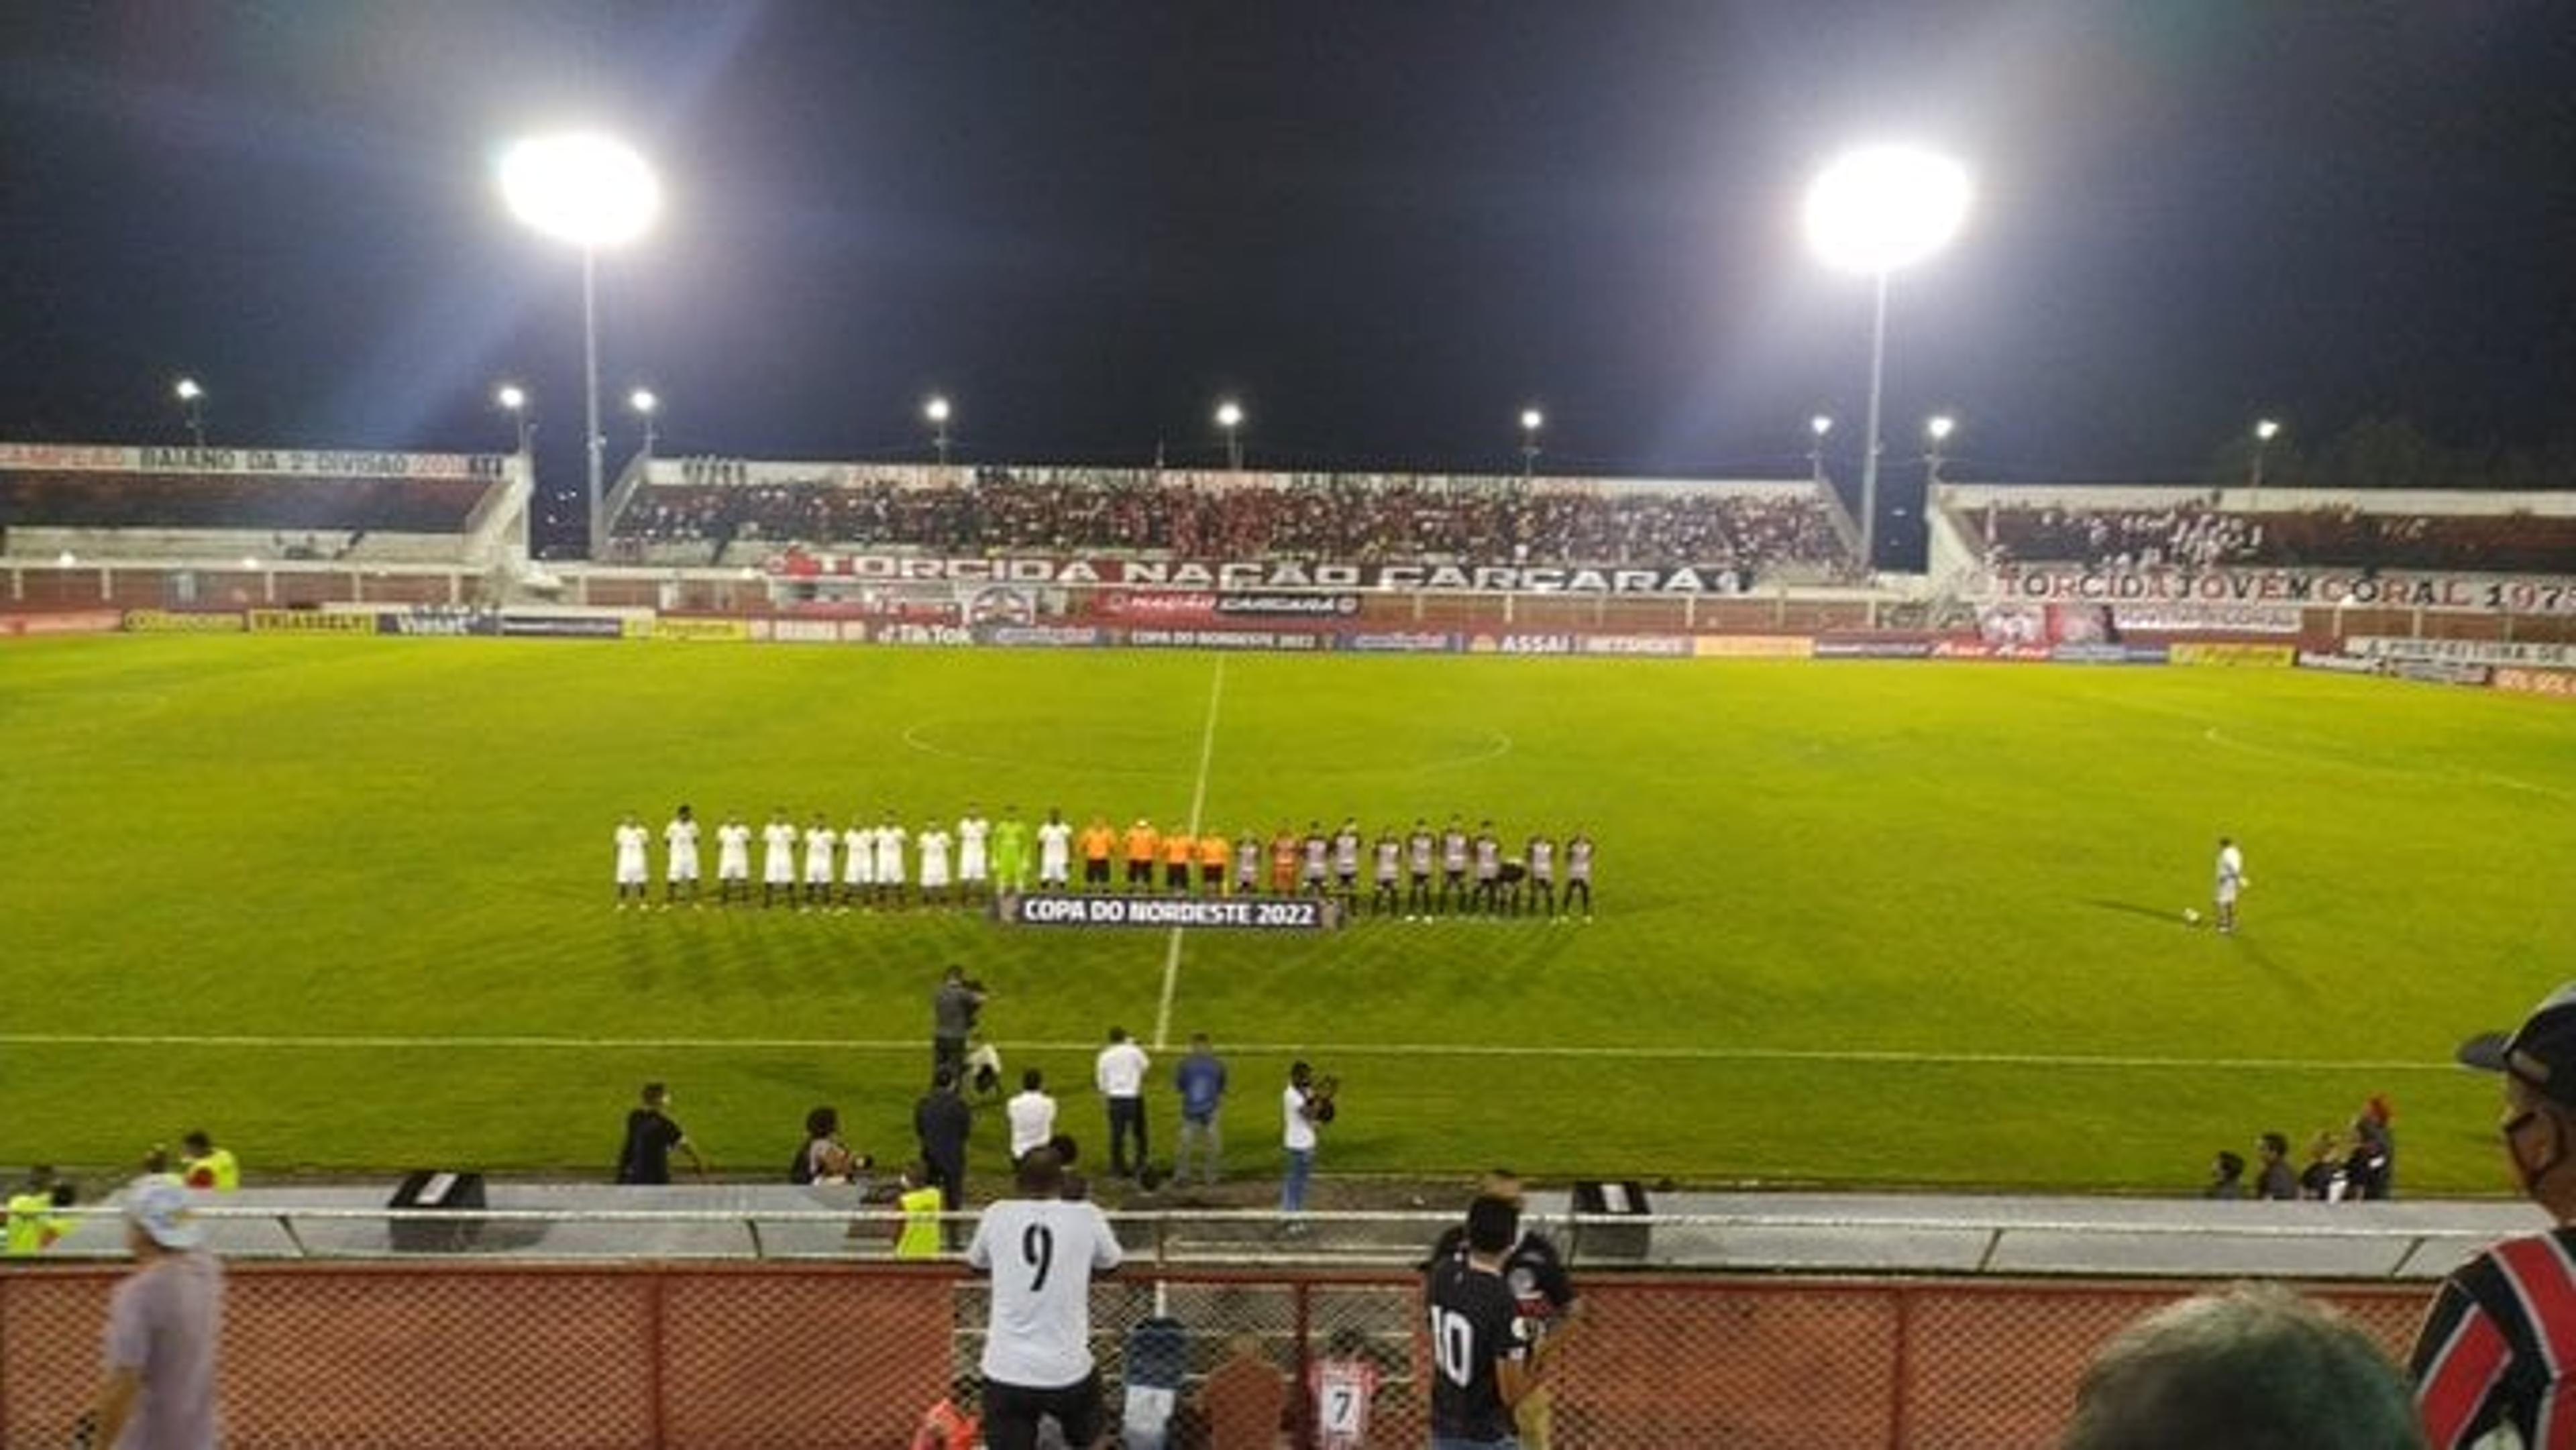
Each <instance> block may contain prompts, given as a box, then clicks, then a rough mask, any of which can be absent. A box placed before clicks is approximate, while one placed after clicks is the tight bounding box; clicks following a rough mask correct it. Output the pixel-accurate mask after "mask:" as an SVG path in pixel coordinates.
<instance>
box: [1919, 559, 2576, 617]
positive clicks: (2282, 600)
mask: <svg viewBox="0 0 2576 1450" xmlns="http://www.w3.org/2000/svg"><path fill="white" fill-rule="evenodd" d="M1969 588H1970V591H1971V592H1972V593H1974V594H1976V595H1978V596H1979V597H1981V598H1989V599H2026V600H2098V601H2101V602H2103V603H2108V604H2143V603H2157V604H2164V603H2201V604H2276V605H2278V604H2295V605H2310V606H2315V607H2318V608H2334V607H2338V606H2349V607H2352V608H2356V609H2370V608H2380V609H2388V608H2399V609H2458V610H2480V611H2487V612H2492V613H2508V612H2509V613H2514V614H2566V615H2576V576H2567V575H2556V576H2544V577H2536V578H2503V577H2499V576H2497V575H2493V574H2435V573H2420V572H2415V571H2410V570H2402V569H2398V570H2377V571H2371V570H2357V569H2332V568H2328V569H2212V570H2190V569H2088V568H2086V567H2084V566H2083V565H2080V564H2024V565H2005V566H2003V567H2001V568H1998V569H1996V570H1994V571H1993V572H1992V573H1987V574H1979V575H1977V576H1976V577H1975V578H1973V579H1972V580H1970V581H1969Z"/></svg>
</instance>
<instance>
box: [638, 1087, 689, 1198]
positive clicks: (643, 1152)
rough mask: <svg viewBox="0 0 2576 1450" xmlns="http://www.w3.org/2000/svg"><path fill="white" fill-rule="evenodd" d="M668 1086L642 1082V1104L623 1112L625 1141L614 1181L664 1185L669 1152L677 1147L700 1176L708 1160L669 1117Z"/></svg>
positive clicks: (669, 1099)
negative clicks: (624, 1115)
mask: <svg viewBox="0 0 2576 1450" xmlns="http://www.w3.org/2000/svg"><path fill="white" fill-rule="evenodd" d="M670 1108H671V1089H670V1087H669V1085H668V1084H665V1083H658V1082H648V1083H646V1084H644V1094H643V1103H642V1105H641V1106H638V1107H636V1108H634V1109H632V1110H630V1111H629V1112H628V1113H627V1114H626V1141H625V1143H624V1144H622V1145H621V1146H620V1147H619V1148H618V1151H617V1181H618V1182H620V1183H631V1184H642V1185H651V1184H663V1183H668V1182H670V1181H671V1153H672V1150H674V1149H677V1150H678V1151H680V1152H682V1153H686V1154H688V1155H689V1162H690V1163H691V1164H692V1165H694V1166H695V1167H696V1168H697V1170H698V1176H699V1177H701V1178H703V1177H705V1176H706V1172H707V1160H706V1159H705V1158H703V1157H701V1156H699V1154H698V1145H697V1144H695V1143H692V1142H690V1141H689V1135H688V1134H687V1133H686V1132H684V1131H682V1130H681V1127H680V1125H679V1124H678V1123H675V1122H673V1121H672V1120H671V1113H670Z"/></svg>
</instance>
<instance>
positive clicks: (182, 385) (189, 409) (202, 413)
mask: <svg viewBox="0 0 2576 1450" xmlns="http://www.w3.org/2000/svg"><path fill="white" fill-rule="evenodd" d="M170 391H171V393H172V394H173V395H175V396H176V397H177V398H178V399H179V406H180V408H181V409H182V410H184V411H185V412H186V413H187V416H188V436H189V437H191V438H193V439H195V440H196V442H197V447H198V448H200V449H203V448H204V447H205V446H206V390H205V389H203V388H201V387H198V386H197V380H196V379H195V378H181V379H180V380H179V381H178V383H177V385H176V386H174V387H172V388H171V389H170Z"/></svg>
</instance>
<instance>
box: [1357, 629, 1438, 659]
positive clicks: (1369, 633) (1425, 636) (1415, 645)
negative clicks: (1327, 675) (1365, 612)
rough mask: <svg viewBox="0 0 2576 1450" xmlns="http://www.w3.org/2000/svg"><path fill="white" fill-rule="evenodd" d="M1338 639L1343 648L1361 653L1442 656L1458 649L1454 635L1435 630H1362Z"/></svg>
mask: <svg viewBox="0 0 2576 1450" xmlns="http://www.w3.org/2000/svg"><path fill="white" fill-rule="evenodd" d="M1341 639H1342V648H1343V649H1345V650H1348V651H1350V652H1351V653H1352V654H1363V655H1445V654H1456V653H1457V652H1458V651H1459V649H1460V648H1462V645H1461V643H1460V641H1459V638H1458V636H1456V635H1454V634H1445V633H1442V632H1440V631H1438V630H1423V629H1375V630H1372V629H1364V630H1360V631H1358V632H1357V633H1354V634H1346V635H1343V636H1342V637H1341Z"/></svg>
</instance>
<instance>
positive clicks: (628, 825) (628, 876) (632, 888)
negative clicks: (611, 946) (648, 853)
mask: <svg viewBox="0 0 2576 1450" xmlns="http://www.w3.org/2000/svg"><path fill="white" fill-rule="evenodd" d="M652 839H653V838H652V836H651V835H650V834H648V833H647V832H646V831H645V829H644V823H643V822H642V821H639V820H637V819H635V816H634V814H633V813H632V812H629V813H628V815H627V817H626V819H625V820H624V821H621V822H619V823H618V827H617V909H618V910H620V911H624V910H625V909H626V903H627V902H628V901H629V900H630V899H631V900H632V901H634V903H635V904H636V905H637V906H642V905H643V904H644V898H645V894H646V892H647V890H648V889H649V888H648V884H647V877H648V876H649V874H650V870H651V868H649V867H648V866H646V865H645V862H644V847H645V844H646V843H647V842H649V841H651V840H652Z"/></svg>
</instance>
